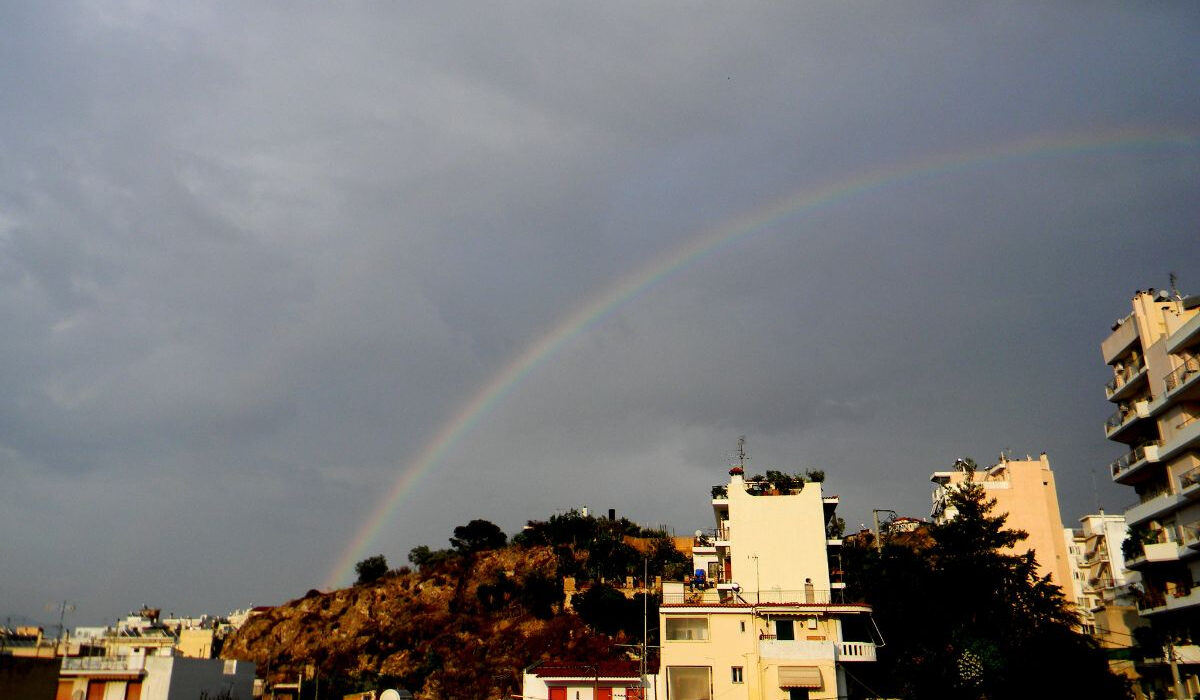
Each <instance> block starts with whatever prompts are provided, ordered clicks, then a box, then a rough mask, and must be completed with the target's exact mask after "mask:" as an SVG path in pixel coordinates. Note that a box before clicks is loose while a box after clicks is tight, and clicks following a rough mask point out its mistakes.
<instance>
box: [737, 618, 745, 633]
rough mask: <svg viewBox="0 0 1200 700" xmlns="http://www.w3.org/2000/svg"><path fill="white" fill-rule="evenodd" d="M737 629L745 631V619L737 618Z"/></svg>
mask: <svg viewBox="0 0 1200 700" xmlns="http://www.w3.org/2000/svg"><path fill="white" fill-rule="evenodd" d="M738 630H739V631H741V632H745V631H746V621H745V620H739V621H738Z"/></svg>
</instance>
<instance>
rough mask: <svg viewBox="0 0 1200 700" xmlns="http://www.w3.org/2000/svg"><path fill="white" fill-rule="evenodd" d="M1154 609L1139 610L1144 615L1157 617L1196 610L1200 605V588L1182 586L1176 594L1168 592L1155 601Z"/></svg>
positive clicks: (1177, 589) (1176, 590)
mask: <svg viewBox="0 0 1200 700" xmlns="http://www.w3.org/2000/svg"><path fill="white" fill-rule="evenodd" d="M1153 602H1154V603H1156V605H1154V606H1153V607H1149V608H1144V609H1142V608H1139V612H1141V613H1142V614H1143V615H1155V614H1158V613H1161V612H1171V611H1177V610H1189V609H1194V608H1195V607H1196V606H1198V605H1200V588H1192V587H1191V586H1180V587H1177V588H1176V589H1175V591H1174V592H1168V593H1166V594H1165V595H1163V596H1162V597H1161V598H1157V599H1155V600H1154V601H1153Z"/></svg>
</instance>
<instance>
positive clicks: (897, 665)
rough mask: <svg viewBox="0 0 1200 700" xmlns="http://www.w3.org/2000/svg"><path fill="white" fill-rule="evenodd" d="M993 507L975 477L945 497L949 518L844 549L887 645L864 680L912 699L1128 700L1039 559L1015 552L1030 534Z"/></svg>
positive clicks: (856, 587)
mask: <svg viewBox="0 0 1200 700" xmlns="http://www.w3.org/2000/svg"><path fill="white" fill-rule="evenodd" d="M994 505H995V501H991V500H988V499H987V498H986V494H985V492H984V490H983V487H982V486H981V485H979V484H977V483H975V482H974V481H973V480H968V481H967V482H965V484H964V485H963V487H962V488H961V489H959V490H957V491H952V492H951V493H950V495H949V507H950V508H953V509H955V510H956V511H957V515H956V516H955V517H954V518H953V519H951V520H948V521H946V522H944V523H941V524H935V525H933V526H931V527H930V528H929V529H928V530H927V531H925V532H918V533H909V534H905V535H903V536H899V537H895V538H885V540H884V541H883V542H882V546H881V547H879V548H878V549H877V548H876V547H875V546H874V543H873V542H870V541H867V542H860V543H859V546H849V547H846V548H844V549H845V551H844V553H843V557H844V562H845V567H846V573H847V579H848V581H849V582H850V585H851V586H852V591H851V592H852V593H853V594H856V595H858V596H859V597H860V598H861V599H864V600H866V601H867V602H868V603H870V604H871V605H872V606H874V610H875V618H876V620H877V621H878V623H879V627H880V629H881V630H882V632H883V635H884V637H885V641H886V644H885V645H884V646H883V647H881V648H880V649H879V652H878V653H879V661H878V663H877V664H875V665H874V668H867V669H863V671H862V672H861V675H862V678H861V679H860V680H861V682H862V684H863V685H865V686H869V687H870V688H871V689H872V690H873V691H874V692H875V693H881V694H883V695H886V696H889V697H902V698H913V699H923V698H937V699H939V700H940V699H943V698H946V699H951V700H957V699H962V700H980V699H982V698H988V699H989V700H1003V699H1004V698H1027V697H1033V696H1038V697H1088V698H1124V697H1127V696H1128V690H1127V687H1126V684H1125V682H1124V680H1123V679H1122V678H1120V677H1118V676H1115V675H1113V674H1112V673H1110V672H1109V669H1108V665H1107V661H1106V659H1105V656H1104V654H1103V652H1102V651H1101V650H1100V649H1099V648H1098V647H1097V645H1096V643H1095V641H1094V640H1093V639H1092V638H1091V637H1088V636H1086V635H1084V634H1082V633H1080V632H1077V631H1076V630H1075V628H1074V626H1075V624H1076V623H1077V619H1076V616H1075V614H1074V612H1073V611H1072V610H1071V608H1070V605H1069V604H1068V602H1067V601H1066V600H1065V599H1064V598H1063V595H1062V592H1061V590H1060V589H1059V587H1058V586H1056V585H1054V584H1052V583H1051V582H1050V581H1049V580H1048V578H1042V577H1039V576H1038V573H1037V568H1036V563H1035V561H1034V557H1033V553H1032V552H1031V551H1027V552H1025V553H1016V552H1014V550H1013V549H1012V547H1014V546H1015V545H1017V544H1018V543H1019V542H1020V541H1021V540H1023V539H1024V538H1025V537H1026V534H1025V533H1024V532H1020V531H1014V530H1009V529H1006V528H1005V526H1004V523H1005V516H1003V515H993V514H992V513H991V511H992V508H993V506H994ZM856 670H857V669H856Z"/></svg>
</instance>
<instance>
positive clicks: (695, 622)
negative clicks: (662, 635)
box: [667, 617, 708, 642]
mask: <svg viewBox="0 0 1200 700" xmlns="http://www.w3.org/2000/svg"><path fill="white" fill-rule="evenodd" d="M707 640H708V618H706V617H668V618H667V641H671V642H703V641H707Z"/></svg>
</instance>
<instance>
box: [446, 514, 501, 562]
mask: <svg viewBox="0 0 1200 700" xmlns="http://www.w3.org/2000/svg"><path fill="white" fill-rule="evenodd" d="M507 543H508V536H507V535H505V534H504V531H503V530H501V529H500V528H499V527H498V526H497V525H496V524H495V523H492V522H489V521H487V520H472V521H471V522H469V523H467V524H466V525H459V526H458V527H456V528H454V537H451V538H450V546H451V547H453V548H454V549H455V551H457V552H459V553H460V554H473V553H475V552H483V551H486V550H489V549H500V548H501V547H503V546H504V545H505V544H507Z"/></svg>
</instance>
